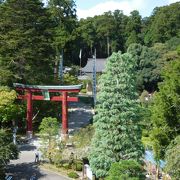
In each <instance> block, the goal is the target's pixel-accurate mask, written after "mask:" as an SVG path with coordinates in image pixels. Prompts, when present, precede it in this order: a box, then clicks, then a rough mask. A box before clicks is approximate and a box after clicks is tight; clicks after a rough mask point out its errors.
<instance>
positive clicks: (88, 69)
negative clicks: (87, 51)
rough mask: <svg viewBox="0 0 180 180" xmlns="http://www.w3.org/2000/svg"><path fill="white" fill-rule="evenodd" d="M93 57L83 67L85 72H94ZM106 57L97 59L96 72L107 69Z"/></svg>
mask: <svg viewBox="0 0 180 180" xmlns="http://www.w3.org/2000/svg"><path fill="white" fill-rule="evenodd" d="M93 60H94V59H93V58H89V59H88V62H87V64H86V66H85V67H84V68H82V71H83V72H87V73H92V72H93V64H94V63H93ZM105 64H106V59H96V72H103V71H104V69H105Z"/></svg>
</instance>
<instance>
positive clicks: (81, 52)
mask: <svg viewBox="0 0 180 180" xmlns="http://www.w3.org/2000/svg"><path fill="white" fill-rule="evenodd" d="M81 54H82V49H80V52H79V59H81Z"/></svg>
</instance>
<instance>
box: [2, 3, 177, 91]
mask: <svg viewBox="0 0 180 180" xmlns="http://www.w3.org/2000/svg"><path fill="white" fill-rule="evenodd" d="M179 9H180V3H179V2H177V3H174V4H171V5H169V6H164V7H157V8H155V9H154V10H153V12H152V15H151V16H150V17H145V18H142V17H141V15H140V14H139V12H138V11H137V10H135V11H132V12H131V13H130V15H129V16H127V15H124V14H123V11H121V10H116V11H114V12H106V13H104V14H103V15H99V16H95V17H92V18H90V17H89V18H87V19H80V20H78V19H77V16H76V5H75V2H74V1H66V0H63V1H55V0H50V1H48V5H47V6H46V7H45V6H43V4H42V3H41V2H40V1H39V0H35V1H29V0H28V1H27V0H19V1H16V0H7V1H1V4H0V14H1V19H0V34H1V37H0V38H1V39H0V74H1V76H0V84H1V85H3V84H5V85H6V84H9V85H12V82H23V83H34V84H37V83H41V84H42V83H46V84H47V83H57V81H56V80H54V78H53V75H54V74H53V72H56V71H55V70H54V69H56V68H57V67H58V62H59V56H60V54H61V53H62V51H63V52H64V64H65V65H67V66H71V65H79V61H80V60H79V51H80V49H82V66H85V64H86V63H87V58H89V57H92V54H93V53H94V49H95V48H96V51H97V57H98V58H107V57H108V56H110V55H111V54H112V52H118V51H121V52H123V53H124V52H126V51H127V50H128V51H129V52H131V53H133V54H134V56H135V57H136V59H137V63H138V68H137V77H138V78H137V79H138V89H139V90H140V92H141V91H142V90H143V89H146V90H148V91H150V92H152V91H155V90H156V89H157V82H159V81H161V77H160V70H161V69H162V67H163V66H164V65H165V64H166V63H167V62H168V61H171V60H173V59H175V58H176V57H177V56H178V55H177V51H176V49H177V46H178V45H179V43H180V11H179Z"/></svg>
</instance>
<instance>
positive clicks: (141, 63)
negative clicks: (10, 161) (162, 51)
mask: <svg viewBox="0 0 180 180" xmlns="http://www.w3.org/2000/svg"><path fill="white" fill-rule="evenodd" d="M127 52H128V53H130V54H132V56H133V58H134V59H135V60H136V62H137V67H136V77H137V78H136V80H137V87H138V90H139V91H140V92H142V90H143V89H145V90H147V91H150V92H151V91H154V90H155V89H156V88H157V82H158V80H159V79H157V77H156V76H153V70H154V68H155V67H154V61H155V60H156V59H157V58H158V57H159V54H158V52H156V51H155V50H154V49H152V48H148V47H147V46H142V45H141V44H136V43H135V44H131V45H130V46H129V48H128V50H127Z"/></svg>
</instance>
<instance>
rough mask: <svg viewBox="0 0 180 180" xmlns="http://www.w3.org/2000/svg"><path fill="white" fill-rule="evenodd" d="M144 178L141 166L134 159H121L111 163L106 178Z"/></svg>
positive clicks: (112, 179) (132, 179)
mask: <svg viewBox="0 0 180 180" xmlns="http://www.w3.org/2000/svg"><path fill="white" fill-rule="evenodd" d="M124 179H128V180H130V179H131V180H136V179H137V180H138V179H145V177H144V174H143V168H142V166H141V165H140V164H139V163H138V162H136V161H134V160H122V161H120V162H116V163H113V164H112V165H111V168H110V170H109V176H108V177H107V178H106V180H124Z"/></svg>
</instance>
